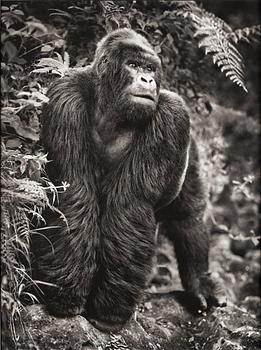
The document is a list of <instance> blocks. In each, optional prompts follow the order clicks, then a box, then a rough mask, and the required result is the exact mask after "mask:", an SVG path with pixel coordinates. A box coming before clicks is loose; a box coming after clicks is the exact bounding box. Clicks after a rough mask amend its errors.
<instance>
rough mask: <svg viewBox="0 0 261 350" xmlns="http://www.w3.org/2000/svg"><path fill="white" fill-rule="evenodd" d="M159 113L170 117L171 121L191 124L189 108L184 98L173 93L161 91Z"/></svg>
mask: <svg viewBox="0 0 261 350" xmlns="http://www.w3.org/2000/svg"><path fill="white" fill-rule="evenodd" d="M159 112H160V114H161V115H164V116H166V115H167V116H169V118H170V119H173V118H174V119H175V120H177V119H179V120H180V121H183V122H185V123H189V111H188V107H187V105H186V103H185V101H184V100H183V98H182V97H181V96H179V95H178V94H177V93H175V92H173V91H170V90H160V94H159Z"/></svg>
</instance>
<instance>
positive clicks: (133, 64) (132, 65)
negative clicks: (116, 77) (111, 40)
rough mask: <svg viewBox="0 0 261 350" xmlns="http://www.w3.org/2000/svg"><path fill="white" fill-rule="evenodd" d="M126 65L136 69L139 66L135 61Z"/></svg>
mask: <svg viewBox="0 0 261 350" xmlns="http://www.w3.org/2000/svg"><path fill="white" fill-rule="evenodd" d="M127 64H128V66H129V67H131V68H137V67H138V66H139V64H138V62H135V61H129V62H128V63H127Z"/></svg>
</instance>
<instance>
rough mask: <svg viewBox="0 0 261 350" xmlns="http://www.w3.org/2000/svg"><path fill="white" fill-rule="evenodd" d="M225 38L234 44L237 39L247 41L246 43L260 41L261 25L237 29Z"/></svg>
mask: <svg viewBox="0 0 261 350" xmlns="http://www.w3.org/2000/svg"><path fill="white" fill-rule="evenodd" d="M227 38H228V39H229V40H231V41H233V42H234V43H236V44H237V43H238V42H239V41H242V42H247V43H248V44H251V43H260V39H261V25H260V24H259V25H256V26H252V27H246V28H242V29H237V30H235V31H234V32H233V33H230V34H229V35H228V36H227Z"/></svg>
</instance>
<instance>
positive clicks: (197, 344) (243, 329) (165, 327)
mask: <svg viewBox="0 0 261 350" xmlns="http://www.w3.org/2000/svg"><path fill="white" fill-rule="evenodd" d="M212 243H213V244H212V248H211V251H210V269H211V270H212V271H215V272H216V273H217V275H218V276H219V278H220V280H221V282H222V284H223V287H224V290H225V291H226V295H227V299H228V306H227V307H225V308H212V309H211V310H209V312H208V313H207V314H206V313H197V312H196V311H197V310H196V309H195V307H194V306H195V305H194V304H193V301H192V300H189V299H188V298H187V296H186V294H185V293H184V292H183V291H182V290H177V289H180V288H181V286H180V280H179V277H178V274H177V273H176V272H174V270H175V271H176V270H177V268H176V267H175V262H174V261H173V260H172V258H171V257H170V249H169V247H167V248H168V249H167V248H166V251H167V256H168V260H167V261H166V264H171V265H172V266H171V269H172V270H173V271H172V273H171V275H172V279H173V286H174V287H175V288H174V289H175V290H174V291H173V290H172V291H170V292H169V293H166V294H153V293H152V294H147V295H146V296H145V297H144V299H143V301H142V302H141V304H140V305H139V308H138V311H137V312H136V313H135V317H133V318H132V319H131V320H130V321H129V322H128V323H127V324H126V326H125V327H124V328H123V329H122V330H121V331H120V332H119V333H117V334H105V333H102V332H100V331H98V330H97V329H95V328H94V327H93V326H92V325H91V324H90V323H89V322H88V321H87V320H86V319H85V318H83V317H82V316H76V317H72V318H55V317H53V316H50V315H48V314H47V313H46V312H45V310H44V308H43V307H42V306H41V305H33V306H30V307H27V308H26V314H25V317H24V319H25V326H26V329H27V335H25V334H23V333H21V336H20V339H19V343H20V346H19V349H21V350H28V349H39V350H47V349H48V350H55V349H59V350H60V349H61V350H117V349H119V350H122V349H125V350H126V349H127V350H128V349H129V350H174V349H175V350H192V349H193V350H203V349H204V350H247V349H251V350H258V349H259V348H260V332H259V318H258V317H259V316H260V312H259V311H257V310H260V309H259V306H260V298H259V297H258V296H257V293H258V290H259V289H258V281H257V277H258V275H259V271H260V264H259V257H260V254H258V253H256V251H254V250H253V251H251V252H249V253H247V255H246V256H245V258H244V259H243V258H242V257H239V256H236V255H234V254H233V253H232V252H231V251H230V249H229V246H230V239H229V237H228V236H227V235H216V236H215V237H213V242H212ZM164 244H167V243H166V242H165V243H164ZM162 252H164V250H162ZM250 253H251V254H250ZM148 290H150V291H151V290H153V289H148ZM159 290H160V288H159V289H158V290H157V289H155V291H159ZM169 290H171V289H169ZM29 335H30V336H29Z"/></svg>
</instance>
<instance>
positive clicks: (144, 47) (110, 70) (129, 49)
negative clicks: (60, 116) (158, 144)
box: [98, 36, 162, 126]
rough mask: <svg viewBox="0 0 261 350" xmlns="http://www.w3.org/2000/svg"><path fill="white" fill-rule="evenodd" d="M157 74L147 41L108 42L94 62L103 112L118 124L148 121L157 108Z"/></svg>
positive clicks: (158, 68)
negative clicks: (105, 51) (100, 56)
mask: <svg viewBox="0 0 261 350" xmlns="http://www.w3.org/2000/svg"><path fill="white" fill-rule="evenodd" d="M138 40H139V36H138ZM143 40H145V39H144V38H143ZM161 75H162V70H161V62H160V59H159V57H158V56H157V55H156V53H155V52H154V51H153V49H152V48H151V47H150V46H149V44H148V43H147V41H145V42H139V41H138V42H137V41H133V40H132V41H131V42H130V41H126V42H125V41H121V42H117V43H111V48H110V50H107V53H106V54H105V53H104V54H103V57H102V58H101V59H100V61H98V76H99V79H100V101H101V103H103V101H106V102H105V103H103V111H104V112H105V113H106V112H107V111H108V113H109V114H110V115H111V117H112V118H114V120H116V121H117V123H120V124H128V125H133V126H135V125H137V124H138V125H141V124H146V123H148V121H149V120H151V118H152V117H153V116H154V114H155V112H156V110H157V105H158V96H159V89H160V82H161Z"/></svg>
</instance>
